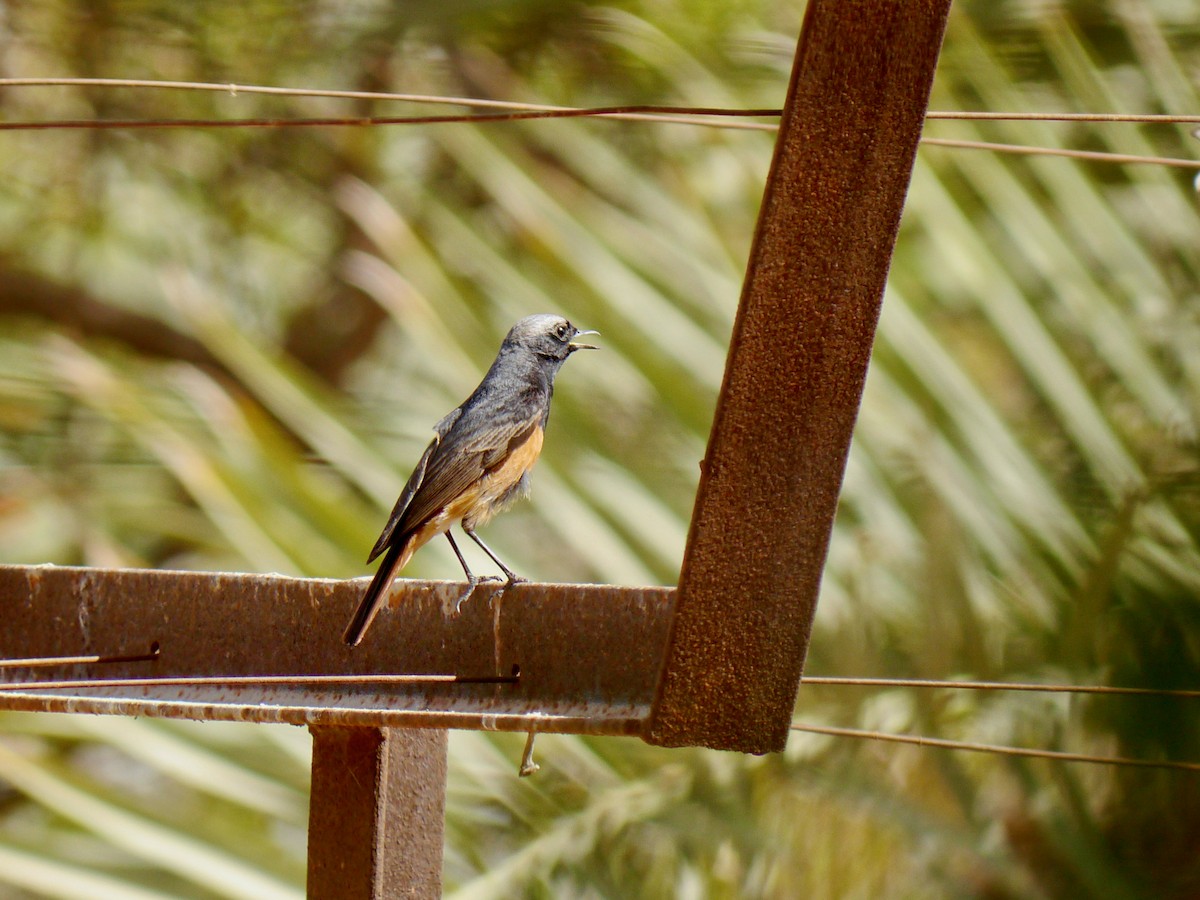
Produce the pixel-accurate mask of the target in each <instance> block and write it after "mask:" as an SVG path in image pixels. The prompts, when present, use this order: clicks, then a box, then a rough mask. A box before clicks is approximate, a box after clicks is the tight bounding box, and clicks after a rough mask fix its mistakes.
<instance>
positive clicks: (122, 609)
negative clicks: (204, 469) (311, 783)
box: [0, 566, 672, 734]
mask: <svg viewBox="0 0 1200 900" xmlns="http://www.w3.org/2000/svg"><path fill="white" fill-rule="evenodd" d="M364 587H365V581H363V580H356V581H332V580H322V579H302V578H284V577H282V576H274V575H220V574H209V573H199V572H165V571H148V570H108V569H80V568H65V567H64V568H59V567H54V566H34V567H25V566H0V622H3V623H4V624H3V627H0V658H12V657H21V658H26V657H41V656H78V655H83V654H98V655H127V654H137V653H145V652H146V650H147V648H148V647H149V645H150V643H151V642H157V643H158V644H159V646H160V655H159V657H158V659H156V660H155V661H153V662H120V663H114V664H111V665H71V666H65V667H61V668H48V667H38V668H29V669H24V670H21V669H12V670H9V669H5V670H3V677H4V679H6V680H9V681H18V680H30V681H38V680H41V681H45V680H59V679H67V678H120V677H124V678H136V677H146V676H189V675H190V676H196V675H231V676H237V675H344V674H370V673H380V672H389V673H393V674H402V673H414V674H416V673H437V674H456V675H471V676H489V675H508V674H509V673H510V672H511V670H512V666H513V665H514V664H517V665H519V666H520V667H521V678H520V683H519V684H518V685H506V684H475V685H455V684H433V685H431V684H423V685H422V684H418V685H412V684H403V685H379V684H361V685H347V684H339V685H332V686H325V685H320V686H314V685H297V686H289V685H278V684H271V685H264V686H250V685H242V684H239V685H216V686H213V685H208V686H204V685H200V686H179V685H171V686H169V687H119V688H87V689H83V690H71V691H50V690H45V691H40V692H39V691H37V690H36V688H31V689H30V690H29V691H21V692H19V693H8V692H3V693H0V709H25V710H45V711H51V712H89V713H111V714H117V715H136V716H170V717H177V718H189V719H226V720H235V721H255V722H289V723H292V724H296V725H360V726H375V727H383V726H397V727H421V728H476V729H496V730H505V731H528V730H530V729H536V730H537V731H546V732H577V733H592V734H638V733H640V731H641V729H642V727H643V724H644V720H645V718H646V716H647V715H648V714H649V710H650V703H651V701H652V699H653V696H654V683H655V679H656V677H657V673H658V666H659V662H660V660H661V658H662V651H663V645H664V643H665V641H666V633H667V613H668V609H669V607H670V597H671V593H672V592H671V589H669V588H618V587H606V586H602V585H545V584H520V585H516V586H514V587H512V588H510V589H509V590H508V591H506V592H505V593H504V595H503V597H502V598H501V599H500V601H499V603H498V604H496V603H494V602H492V601H493V600H494V598H495V595H496V590H497V588H496V586H495V585H483V586H481V587H480V588H479V589H478V590H477V592H476V595H475V596H474V597H473V598H472V599H471V600H470V602H468V603H467V604H466V605H465V606H464V607H463V611H462V614H461V615H459V616H451V615H448V614H447V613H446V612H445V609H446V608H447V607H448V606H452V605H453V602H454V599H455V598H456V597H457V594H458V592H459V591H460V590H461V585H458V584H453V583H450V582H428V581H410V580H401V581H399V582H397V587H396V590H395V592H394V593H393V597H392V606H391V608H390V609H388V610H385V611H384V612H382V613H381V614H380V615H379V617H378V618H377V619H376V622H375V624H374V625H373V626H372V628H371V632H370V633H369V634H368V636H367V639H366V641H365V642H364V643H363V644H362V645H361V646H359V647H356V648H353V649H352V648H349V647H346V645H345V644H343V643H342V639H341V634H342V629H343V628H344V627H345V624H346V622H347V621H348V619H349V617H350V613H351V611H352V610H353V608H354V605H355V603H356V602H357V600H358V598H359V596H360V594H361V593H362V590H363V588H364Z"/></svg>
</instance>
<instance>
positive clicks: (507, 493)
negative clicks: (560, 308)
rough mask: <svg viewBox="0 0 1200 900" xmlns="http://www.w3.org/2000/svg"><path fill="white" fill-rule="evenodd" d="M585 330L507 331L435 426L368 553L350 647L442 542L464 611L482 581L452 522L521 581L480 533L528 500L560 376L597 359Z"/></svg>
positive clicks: (527, 322)
mask: <svg viewBox="0 0 1200 900" xmlns="http://www.w3.org/2000/svg"><path fill="white" fill-rule="evenodd" d="M595 333H596V332H594V331H580V330H579V329H578V328H576V327H575V326H574V325H572V324H571V323H570V322H568V321H567V320H566V319H564V318H562V317H561V316H555V315H547V314H543V315H537V316H527V317H526V318H524V319H522V320H521V321H519V322H518V323H517V324H516V325H514V326H513V327H512V329H511V330H510V331H509V332H508V336H507V337H505V338H504V343H502V344H501V345H500V352H499V353H498V354H497V356H496V361H495V362H493V363H492V367H491V368H490V369H488V372H487V374H486V375H485V376H484V377H483V381H481V382H480V383H479V387H477V388H475V392H474V393H473V394H471V396H470V397H468V398H467V399H466V401H465V402H464V403H463V404H462V406H460V407H458V409H456V410H454V411H453V412H451V413H450V414H449V415H447V416H446V417H445V418H444V419H442V420H441V421H440V422H438V423H437V425H435V426H434V427H433V430H434V431H435V432H436V433H437V436H436V437H435V438H434V439H433V442H432V443H431V444H430V445H429V446H428V447H427V448H426V450H425V453H424V455H422V457H421V459H420V461H419V462H418V463H417V467H416V468H415V469H414V470H413V473H412V475H411V476H409V479H408V483H407V484H406V485H405V486H404V490H403V491H401V492H400V499H399V500H397V501H396V506H395V508H394V509H393V510H392V515H391V517H390V518H389V519H388V522H387V525H385V526H384V529H383V533H382V534H381V535H379V540H378V541H376V542H375V546H374V547H373V548H372V550H371V555H370V556H369V557H368V558H367V562H371V561H372V560H374V559H375V558H376V557H377V556H379V554H381V553H383V554H384V557H383V562H382V563H380V565H379V569H378V571H377V572H376V573H375V577H374V578H373V579H372V580H371V585H370V587H368V588H367V592H366V593H365V594H364V595H363V598H362V601H361V602H360V603H359V604H358V609H357V610H355V612H354V618H352V619H351V620H350V624H349V625H348V626H347V627H346V633H345V634H344V635H343V639H344V640H345V641H346V643H347V644H349V645H350V646H352V647H353V646H355V645H356V644H358V643H359V642H360V641H361V640H362V639H363V634H365V633H366V630H367V628H368V627H369V626H370V624H371V620H372V619H374V618H375V614H376V613H377V612H379V609H380V607H381V606H383V604H384V603H385V602H386V600H387V596H388V589H389V588H390V587H391V584H392V580H393V579H394V578H395V577H396V575H397V574H398V573H399V572H400V570H401V569H403V568H404V566H405V565H406V564H407V563H408V561H409V560H410V559H411V558H412V555H413V554H414V553H416V552H417V550H418V549H419V548H420V547H421V546H423V545H424V544H425V543H427V542H428V541H429V540H431V539H432V538H434V537H436V536H437V535H439V534H445V535H446V538H447V540H449V541H450V546H451V547H453V548H454V555H455V556H457V557H458V561H459V562H460V563H461V564H462V567H463V572H465V573H466V576H467V589H466V591H464V592H463V594H462V595H461V596H460V597H459V599H458V604H459V606H461V605H462V603H463V602H464V601H465V600H466V599H467V598H468V597H469V596H470V595H471V591H472V590H474V588H475V585H476V584H477V583H478V582H479V578H478V577H477V576H476V575H474V574H473V573H472V572H471V570H470V568H469V567H468V566H467V561H466V559H464V558H463V555H462V553H461V552H460V551H459V549H458V545H457V544H456V543H455V542H454V537H453V536H452V535H451V534H450V527H451V526H452V525H454V524H455V523H459V524H460V525H461V526H462V530H463V531H465V532H466V533H467V535H468V536H469V537H470V538H471V540H473V541H474V542H475V543H477V544H478V545H479V546H480V547H482V548H483V551H484V552H485V553H486V554H487V555H488V556H490V557H491V558H492V559H493V560H494V561H495V563H496V565H498V566H499V567H500V568H501V569H502V570H503V571H504V574H505V576H506V577H507V578H508V583H509V584H512V583H513V582H515V581H520V580H521V578H520V577H518V576H517V575H516V574H515V573H514V572H513V571H512V570H511V569H510V568H509V567H508V566H506V565H505V564H504V563H503V562H501V561H500V558H499V557H498V556H496V554H495V553H493V552H492V550H491V548H489V547H488V545H487V544H485V543H484V542H483V541H482V540H480V538H479V536H478V535H477V534H475V529H476V528H477V527H478V526H480V525H483V524H485V523H486V522H487V521H488V520H489V519H491V517H492V516H494V515H495V514H496V513H498V512H500V511H501V510H503V509H505V508H506V507H507V506H508V505H509V504H511V503H512V502H513V501H514V500H517V499H519V498H521V497H523V496H525V495H526V494H527V493H528V492H529V470H530V469H532V468H533V464H534V463H535V462H537V458H538V455H539V454H540V453H541V451H542V437H543V435H544V433H545V428H546V420H547V419H548V418H549V417H550V397H551V396H552V395H553V393H554V376H555V375H557V374H558V370H559V369H560V368H561V367H562V364H563V363H564V362H566V359H567V357H568V356H570V355H571V354H572V353H574V352H575V351H576V350H595V349H596V348H595V347H593V346H592V345H591V344H581V343H576V342H575V340H574V339H575V338H577V337H579V336H580V335H584V334H595Z"/></svg>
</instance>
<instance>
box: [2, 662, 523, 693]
mask: <svg viewBox="0 0 1200 900" xmlns="http://www.w3.org/2000/svg"><path fill="white" fill-rule="evenodd" d="M513 669H514V671H513V674H511V675H379V674H376V675H179V676H167V677H163V678H95V679H87V678H78V679H70V680H62V681H24V682H11V681H9V682H0V691H8V692H16V693H20V692H23V691H29V692H36V691H48V690H79V689H81V688H123V687H196V686H208V685H214V686H226V685H251V686H260V685H292V684H315V685H322V684H520V682H521V672H520V669H519V668H518V667H516V666H514V667H513Z"/></svg>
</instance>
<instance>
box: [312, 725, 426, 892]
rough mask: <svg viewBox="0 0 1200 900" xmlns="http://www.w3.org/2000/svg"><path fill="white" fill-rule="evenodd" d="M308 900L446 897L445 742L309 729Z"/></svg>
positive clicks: (403, 731)
mask: <svg viewBox="0 0 1200 900" xmlns="http://www.w3.org/2000/svg"><path fill="white" fill-rule="evenodd" d="M312 734H313V762H312V794H311V797H312V799H311V802H310V807H309V819H308V896H309V898H310V900H390V898H400V897H414V898H428V900H434V898H437V897H440V896H441V895H442V842H443V835H444V832H445V825H444V821H445V809H446V749H447V733H446V732H445V731H443V730H437V729H424V730H417V729H408V728H347V727H344V726H340V725H318V726H314V727H313V728H312Z"/></svg>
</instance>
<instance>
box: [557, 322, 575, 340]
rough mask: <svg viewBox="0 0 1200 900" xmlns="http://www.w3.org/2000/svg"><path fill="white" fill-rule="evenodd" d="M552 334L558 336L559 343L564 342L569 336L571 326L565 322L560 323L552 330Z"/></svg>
mask: <svg viewBox="0 0 1200 900" xmlns="http://www.w3.org/2000/svg"><path fill="white" fill-rule="evenodd" d="M554 333H555V335H557V336H558V339H559V340H560V341H565V340H566V339H567V338H569V337H570V336H571V326H570V324H569V323H567V322H562V323H561V324H560V325H559V326H558V327H557V328H555V329H554Z"/></svg>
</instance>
